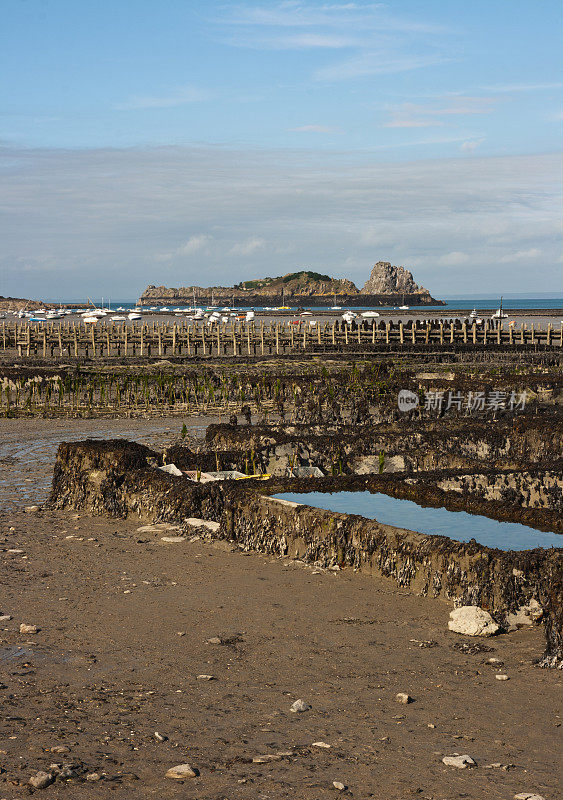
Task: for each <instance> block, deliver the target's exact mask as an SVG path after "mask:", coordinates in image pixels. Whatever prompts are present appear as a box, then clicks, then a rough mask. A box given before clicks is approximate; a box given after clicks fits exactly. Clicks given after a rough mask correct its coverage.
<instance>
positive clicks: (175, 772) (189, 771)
mask: <svg viewBox="0 0 563 800" xmlns="http://www.w3.org/2000/svg"><path fill="white" fill-rule="evenodd" d="M197 774H198V772H197V770H195V769H193V767H190V765H189V764H177V765H176V766H175V767H170V769H169V770H168V772H167V773H166V776H165V777H166V778H172V779H173V780H175V781H183V780H184V778H195V777H197Z"/></svg>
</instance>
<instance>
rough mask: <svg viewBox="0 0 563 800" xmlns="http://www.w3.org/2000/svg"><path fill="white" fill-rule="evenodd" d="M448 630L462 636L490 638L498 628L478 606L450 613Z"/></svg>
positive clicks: (462, 608) (456, 609)
mask: <svg viewBox="0 0 563 800" xmlns="http://www.w3.org/2000/svg"><path fill="white" fill-rule="evenodd" d="M448 628H449V629H450V630H451V631H453V632H454V633H461V634H463V635H464V636H492V635H493V634H495V633H496V632H497V631H498V630H499V626H498V625H497V623H496V622H495V621H494V619H493V618H492V617H491V615H490V614H489V612H488V611H485V610H484V609H482V608H480V607H479V606H461V608H454V610H453V611H451V612H450V620H449V622H448Z"/></svg>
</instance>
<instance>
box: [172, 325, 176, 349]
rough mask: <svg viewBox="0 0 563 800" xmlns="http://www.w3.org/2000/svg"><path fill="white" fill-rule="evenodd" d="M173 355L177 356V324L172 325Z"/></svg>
mask: <svg viewBox="0 0 563 800" xmlns="http://www.w3.org/2000/svg"><path fill="white" fill-rule="evenodd" d="M172 355H173V356H175V355H176V323H174V324H173V325H172Z"/></svg>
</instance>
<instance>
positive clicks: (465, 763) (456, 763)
mask: <svg viewBox="0 0 563 800" xmlns="http://www.w3.org/2000/svg"><path fill="white" fill-rule="evenodd" d="M442 764H445V765H446V766H447V767H457V768H458V769H466V767H476V766H477V764H476V763H475V761H474V760H473V759H472V758H471V756H468V755H464V756H458V755H453V756H444V758H443V759H442Z"/></svg>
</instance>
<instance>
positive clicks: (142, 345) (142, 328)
mask: <svg viewBox="0 0 563 800" xmlns="http://www.w3.org/2000/svg"><path fill="white" fill-rule="evenodd" d="M144 351H145V326H144V325H143V323H141V356H143V354H144Z"/></svg>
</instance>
